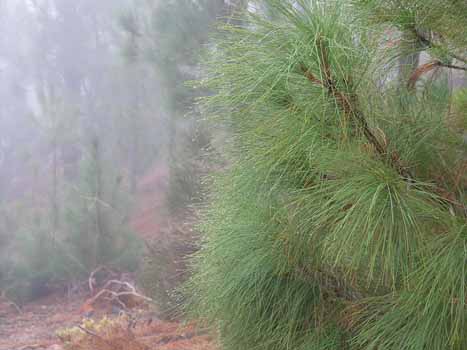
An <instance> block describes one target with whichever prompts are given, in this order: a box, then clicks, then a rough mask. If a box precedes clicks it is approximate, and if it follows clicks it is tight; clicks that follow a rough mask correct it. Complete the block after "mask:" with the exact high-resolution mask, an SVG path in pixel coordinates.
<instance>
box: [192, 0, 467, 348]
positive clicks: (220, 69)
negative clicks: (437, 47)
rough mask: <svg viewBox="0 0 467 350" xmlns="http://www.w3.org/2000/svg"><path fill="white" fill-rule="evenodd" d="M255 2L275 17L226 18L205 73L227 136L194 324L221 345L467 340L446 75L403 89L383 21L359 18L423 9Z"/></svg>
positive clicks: (460, 209) (206, 229)
mask: <svg viewBox="0 0 467 350" xmlns="http://www.w3.org/2000/svg"><path fill="white" fill-rule="evenodd" d="M267 3H268V5H269V11H270V12H271V11H272V13H273V15H271V13H269V12H268V16H263V15H262V14H261V13H256V14H251V13H250V14H248V15H247V16H246V17H247V18H246V20H245V21H246V25H245V26H243V27H240V26H234V25H227V26H223V29H224V30H223V32H222V33H221V35H219V38H218V41H217V46H216V49H215V50H213V51H212V55H213V57H212V59H211V60H210V62H209V64H208V77H207V78H206V79H204V80H203V81H201V86H202V87H203V88H206V89H210V90H212V91H214V92H215V93H214V94H213V95H212V96H209V97H206V98H205V99H204V102H203V106H204V108H205V110H206V113H207V114H208V115H209V117H210V118H211V119H212V120H213V122H215V123H218V124H224V125H226V126H227V127H228V128H229V130H230V132H231V135H230V137H229V142H228V144H229V152H228V158H229V159H228V160H229V163H230V166H229V167H228V168H227V169H225V171H224V172H223V173H222V174H219V175H216V176H214V186H213V187H214V193H213V194H212V196H211V198H210V202H211V204H210V205H209V206H208V208H207V209H206V210H205V212H204V215H203V221H202V224H201V226H200V229H201V231H202V232H203V233H204V242H203V245H202V249H201V251H200V252H199V253H198V254H196V256H195V257H194V268H195V271H196V272H195V275H194V277H193V278H192V279H191V281H190V283H189V286H188V288H189V289H190V290H191V293H192V294H193V295H194V297H193V300H192V303H193V305H194V306H195V307H194V310H195V315H196V316H197V317H200V318H201V319H204V320H205V321H206V324H208V325H211V326H213V328H214V329H216V330H219V331H220V336H221V344H222V345H223V348H224V349H226V350H237V349H238V350H244V349H264V350H266V349H268V350H285V349H336V350H337V349H352V350H354V349H355V350H357V349H358V350H360V349H362V350H363V349H375V350H376V349H378V350H396V349H397V350H399V349H404V350H426V349H430V350H431V349H432V350H445V349H456V350H458V349H459V350H460V349H464V348H466V346H467V333H466V332H465V329H466V326H467V325H466V321H467V306H466V302H467V301H466V295H465V288H466V287H467V285H466V278H467V274H466V271H465V261H466V255H465V254H466V253H465V252H466V250H465V247H466V244H467V236H466V234H465V233H466V231H465V230H466V225H467V223H466V202H465V198H466V197H465V194H466V183H465V172H463V170H462V168H463V164H464V162H465V157H466V155H467V149H466V147H465V143H464V140H463V136H462V134H460V133H459V132H458V131H456V130H454V129H453V128H452V127H450V124H449V114H450V111H451V105H450V103H451V101H452V99H451V97H450V94H449V91H448V90H447V84H444V83H443V82H441V83H438V82H436V81H433V80H421V81H420V82H419V83H420V84H418V85H417V87H416V89H415V90H413V89H410V88H409V89H406V88H405V86H400V85H399V82H398V81H395V79H394V75H393V71H394V70H393V69H395V68H397V66H396V64H397V60H394V59H393V58H394V52H395V51H394V49H393V48H385V47H383V46H382V45H381V38H382V37H384V35H385V33H386V29H387V27H386V26H381V25H380V22H377V23H368V21H367V18H366V17H365V16H366V15H367V14H368V12H367V10H368V9H369V8H370V5H371V6H372V9H374V8H376V7H378V6H377V5H381V6H380V7H378V9H380V8H383V5H384V4H385V5H384V6H392V5H394V6H395V9H394V11H393V12H390V11H389V10H390V9H389V8H386V7H384V9H385V11H387V12H388V13H389V15H394V16H395V18H390V19H387V20H386V19H385V21H386V22H387V21H390V22H391V24H393V25H395V26H399V28H401V29H405V28H406V26H405V25H404V26H400V23H402V22H403V23H407V21H409V23H412V22H413V19H411V18H413V16H414V15H413V12H414V11H415V10H414V8H413V7H412V5H414V6H415V5H416V4H415V3H417V4H418V3H419V2H410V4H409V2H384V4H383V2H378V1H368V2H365V1H362V2H360V4H359V6H357V7H355V6H354V5H355V2H350V1H349V2H346V1H326V2H323V1H305V0H299V1H293V2H292V1H290V2H289V1H279V0H277V1H276V0H270V1H267ZM396 3H397V4H396ZM420 3H421V2H420ZM362 4H363V5H366V6H367V7H366V8H363V9H362V7H361V6H360V5H362ZM433 6H435V5H433ZM436 6H437V5H436ZM381 11H382V10H381ZM417 11H418V10H417ZM270 18H274V20H271V19H270ZM464 34H465V33H464ZM444 49H445V50H446V52H451V51H450V50H451V47H450V46H446V47H444ZM400 54H401V53H400V52H399V55H400ZM396 57H397V56H396ZM381 81H383V82H384V83H383V84H381ZM404 83H405V82H404ZM460 96H461V95H459V97H458V98H457V101H460V100H461V97H460ZM459 103H460V102H459Z"/></svg>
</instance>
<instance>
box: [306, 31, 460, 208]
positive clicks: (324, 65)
mask: <svg viewBox="0 0 467 350" xmlns="http://www.w3.org/2000/svg"><path fill="white" fill-rule="evenodd" d="M316 44H317V48H318V51H319V53H318V54H319V59H320V66H321V70H322V72H323V75H324V80H321V79H319V78H317V77H316V76H315V75H314V74H313V73H312V72H311V71H310V70H309V69H307V68H306V67H305V66H304V65H303V64H302V65H301V70H302V72H303V74H304V75H305V77H306V78H307V79H308V80H309V81H311V82H312V83H313V84H315V85H320V86H321V87H323V88H325V89H326V90H327V91H328V94H329V95H330V96H332V97H333V98H334V99H335V100H336V102H337V105H338V107H339V109H340V110H341V111H342V112H343V113H344V115H346V116H347V117H349V118H352V119H354V120H355V121H356V122H357V123H358V124H359V126H360V127H361V128H362V130H363V134H364V135H365V137H366V139H367V140H368V142H369V143H370V144H371V145H372V146H373V147H374V148H375V150H376V152H377V153H378V154H379V155H380V157H381V158H382V159H388V153H387V148H386V146H385V145H383V144H382V143H381V142H379V140H378V138H377V137H376V136H375V134H374V133H373V132H372V131H371V129H370V127H369V124H368V122H367V120H366V118H365V116H364V114H363V112H362V111H361V110H360V109H359V108H358V101H357V100H356V98H355V96H353V97H350V96H349V95H348V94H345V93H343V92H341V91H339V89H338V88H337V84H336V83H335V81H334V80H333V77H332V73H331V66H330V64H329V56H328V51H327V48H326V45H325V43H324V41H323V38H322V37H319V38H318V40H317V43H316ZM425 66H426V67H423V66H422V67H420V68H419V69H418V70H417V71H416V72H414V74H413V75H412V77H411V80H413V82H411V81H409V84H413V85H415V82H416V81H417V80H418V78H419V77H420V76H421V75H422V74H424V73H426V72H427V71H430V70H432V69H434V68H435V67H440V66H441V67H444V66H447V65H445V64H443V63H441V62H439V61H435V62H432V63H431V64H427V65H425ZM389 162H390V164H391V166H392V167H393V168H394V169H395V170H396V171H397V172H398V173H399V175H400V176H401V177H402V178H403V179H404V180H406V181H407V182H413V180H414V176H413V175H412V174H411V172H410V171H409V170H408V169H407V167H404V166H403V165H402V164H401V162H400V158H399V155H398V153H397V152H396V151H393V152H392V153H391V155H390V157H389ZM434 193H436V194H437V195H439V196H440V198H442V199H443V200H444V201H446V202H447V203H450V204H451V205H453V206H454V207H456V208H458V209H459V212H460V213H461V214H462V215H463V216H467V206H466V205H464V204H462V203H460V202H459V201H457V200H455V199H453V198H456V197H455V196H454V197H453V195H452V194H451V192H450V191H448V190H447V189H445V188H443V186H440V185H436V186H435V188H434Z"/></svg>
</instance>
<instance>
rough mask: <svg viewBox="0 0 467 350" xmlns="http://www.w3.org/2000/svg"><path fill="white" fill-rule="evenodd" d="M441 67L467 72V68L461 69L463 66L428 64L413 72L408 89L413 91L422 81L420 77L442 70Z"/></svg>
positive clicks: (438, 62)
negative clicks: (435, 70)
mask: <svg viewBox="0 0 467 350" xmlns="http://www.w3.org/2000/svg"><path fill="white" fill-rule="evenodd" d="M440 67H441V68H449V69H457V70H463V71H466V72H467V67H461V66H456V65H452V64H447V63H443V62H441V61H438V60H435V61H431V62H428V63H425V64H423V65H421V66H420V67H418V68H417V69H415V70H414V71H413V73H412V75H411V76H410V79H409V81H408V82H407V88H408V89H409V90H413V89H414V88H415V84H416V83H417V81H418V80H419V79H420V77H421V76H422V75H423V74H425V73H428V72H431V71H432V70H434V69H437V68H440Z"/></svg>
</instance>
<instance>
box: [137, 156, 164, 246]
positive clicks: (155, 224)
mask: <svg viewBox="0 0 467 350" xmlns="http://www.w3.org/2000/svg"><path fill="white" fill-rule="evenodd" d="M168 178H169V169H168V167H167V165H166V164H157V165H155V166H154V167H153V168H152V169H151V170H150V171H148V172H147V174H146V175H145V176H144V177H143V178H141V180H140V181H139V183H138V187H137V205H136V208H135V212H134V214H133V216H132V220H131V225H132V227H133V229H134V230H135V231H136V232H137V233H138V234H139V235H140V236H141V237H142V238H144V239H154V238H159V237H160V235H161V233H162V232H163V230H164V228H165V227H167V224H168V220H167V213H166V211H165V208H164V203H165V193H166V188H167V184H168Z"/></svg>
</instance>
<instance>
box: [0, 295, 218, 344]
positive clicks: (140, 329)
mask: <svg viewBox="0 0 467 350" xmlns="http://www.w3.org/2000/svg"><path fill="white" fill-rule="evenodd" d="M83 302H84V298H81V297H78V298H75V299H74V300H67V298H66V297H60V296H58V295H56V296H49V297H47V298H45V299H41V300H38V301H35V302H34V303H31V304H27V305H25V306H24V307H23V308H22V313H18V312H17V311H16V310H15V309H14V308H12V307H10V306H7V305H6V304H0V350H62V349H64V348H63V344H62V341H61V340H60V339H59V338H58V336H57V331H59V330H61V329H64V328H70V327H75V326H78V325H80V324H81V323H82V321H83V319H84V317H83V315H81V314H80V312H79V310H80V307H81V305H82V303H83ZM104 315H106V312H105V309H100V310H96V314H95V316H93V319H95V320H97V321H98V320H99V319H101V318H102V317H103V316H104ZM138 315H139V316H138V317H137V318H136V320H137V322H136V327H135V328H134V329H133V330H132V333H133V334H134V335H135V337H136V338H135V339H136V341H138V342H139V343H142V344H145V345H146V346H147V348H148V349H149V350H153V349H154V350H215V348H214V345H213V342H212V339H211V338H210V337H209V336H208V335H206V334H203V333H202V332H199V331H197V330H196V329H195V327H194V326H192V325H183V324H181V323H177V322H164V321H160V320H158V319H157V318H153V316H152V314H151V312H150V311H148V310H140V312H138ZM109 317H111V318H112V317H114V318H115V317H117V316H115V315H110V316H109ZM148 320H150V321H151V322H150V323H149V322H148ZM89 350H95V349H89Z"/></svg>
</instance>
